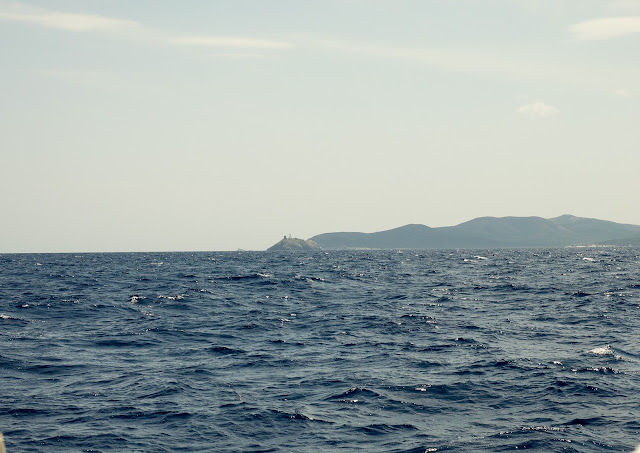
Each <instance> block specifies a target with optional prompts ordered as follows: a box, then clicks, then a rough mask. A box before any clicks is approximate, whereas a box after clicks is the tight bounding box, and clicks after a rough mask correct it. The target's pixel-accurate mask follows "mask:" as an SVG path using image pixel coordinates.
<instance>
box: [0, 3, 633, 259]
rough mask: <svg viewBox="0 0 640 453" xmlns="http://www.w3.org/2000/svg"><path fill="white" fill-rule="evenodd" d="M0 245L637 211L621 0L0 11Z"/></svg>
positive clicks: (106, 244)
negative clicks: (482, 217)
mask: <svg viewBox="0 0 640 453" xmlns="http://www.w3.org/2000/svg"><path fill="white" fill-rule="evenodd" d="M0 43H1V45H0V80H1V81H2V84H1V85H0V100H1V102H0V156H1V160H0V162H1V164H2V165H1V166H0V193H1V194H2V195H1V198H0V212H1V214H2V221H1V222H0V252H39V251H41V252H64V251H73V252H78V251H149V250H158V251H163V250H235V249H237V248H243V249H264V248H266V247H268V246H270V245H271V244H272V243H274V242H276V241H277V240H278V239H279V238H280V237H281V236H282V235H283V234H289V233H291V234H293V235H294V236H297V237H303V238H307V237H310V236H313V235H315V234H319V233H323V232H330V231H378V230H382V229H388V228H393V227H396V226H401V225H404V224H407V223H423V224H426V225H429V226H444V225H454V224H457V223H460V222H463V221H466V220H469V219H471V218H473V217H478V216H484V215H491V216H507V215H517V216H526V215H537V216H542V217H554V216H557V215H561V214H565V213H571V214H574V215H578V216H585V217H596V218H602V219H607V220H613V221H617V222H623V223H635V224H640V210H638V209H637V206H638V201H640V200H639V198H640V196H639V195H638V194H640V182H639V181H640V178H639V177H638V176H637V168H639V167H640V165H639V164H640V157H639V155H638V145H639V144H640V128H639V127H638V118H640V106H639V104H638V100H639V99H640V58H638V49H640V0H597V1H596V0H571V1H569V0H565V1H563V0H482V1H480V0H393V1H392V0H323V1H300V0H289V1H284V0H254V1H243V0H228V1H214V0H206V1H205V0H201V1H181V2H169V1H160V0H153V1H152V0H147V1H135V2H132V1H130V0H50V1H23V2H13V1H5V0H0Z"/></svg>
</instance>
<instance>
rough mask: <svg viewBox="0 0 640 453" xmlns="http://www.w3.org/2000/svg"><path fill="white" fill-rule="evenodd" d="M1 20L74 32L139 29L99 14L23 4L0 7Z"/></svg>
mask: <svg viewBox="0 0 640 453" xmlns="http://www.w3.org/2000/svg"><path fill="white" fill-rule="evenodd" d="M0 20H3V21H12V22H23V23H28V24H34V25H40V26H42V27H47V28H54V29H58V30H66V31H73V32H83V31H101V32H107V31H121V30H130V29H134V28H138V27H139V25H138V24H137V23H136V22H134V21H131V20H124V19H113V18H109V17H105V16H100V15H97V14H77V13H63V12H57V11H50V10H45V9H41V8H33V7H28V6H25V5H21V4H14V5H12V6H10V7H6V6H5V7H2V6H0Z"/></svg>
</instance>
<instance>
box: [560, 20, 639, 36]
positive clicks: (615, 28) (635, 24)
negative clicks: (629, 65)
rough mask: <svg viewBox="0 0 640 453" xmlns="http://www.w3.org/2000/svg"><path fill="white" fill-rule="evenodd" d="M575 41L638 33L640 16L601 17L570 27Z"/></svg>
mask: <svg viewBox="0 0 640 453" xmlns="http://www.w3.org/2000/svg"><path fill="white" fill-rule="evenodd" d="M569 30H570V31H571V34H572V35H573V37H574V38H575V39H579V40H598V39H611V38H617V37H619V36H625V35H631V34H635V33H640V16H628V17H603V18H601V19H593V20H588V21H586V22H580V23H577V24H575V25H572V26H571V28H570V29H569Z"/></svg>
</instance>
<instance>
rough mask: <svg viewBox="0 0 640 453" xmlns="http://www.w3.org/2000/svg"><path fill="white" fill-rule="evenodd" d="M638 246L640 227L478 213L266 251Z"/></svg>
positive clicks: (290, 242)
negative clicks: (454, 221)
mask: <svg viewBox="0 0 640 453" xmlns="http://www.w3.org/2000/svg"><path fill="white" fill-rule="evenodd" d="M579 245H640V225H629V224H622V223H616V222H610V221H607V220H598V219H590V218H586V217H576V216H573V215H568V214H567V215H562V216H560V217H554V218H550V219H544V218H542V217H479V218H476V219H473V220H470V221H468V222H464V223H461V224H459V225H455V226H448V227H438V228H431V227H428V226H426V225H419V224H410V225H405V226H401V227H399V228H394V229H391V230H386V231H379V232H376V233H358V232H336V233H323V234H319V235H317V236H313V237H312V238H310V239H307V240H304V239H297V238H291V237H286V236H285V238H284V239H282V240H281V241H280V242H278V243H277V244H275V245H274V246H272V247H270V248H269V249H268V250H270V251H271V250H319V249H328V250H336V249H448V248H517V247H568V246H579Z"/></svg>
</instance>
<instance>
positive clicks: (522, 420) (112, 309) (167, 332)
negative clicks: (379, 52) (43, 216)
mask: <svg viewBox="0 0 640 453" xmlns="http://www.w3.org/2000/svg"><path fill="white" fill-rule="evenodd" d="M639 315H640V250H639V249H633V248H569V249H527V250H439V251H410V250H402V251H330V252H313V253H267V252H225V253H222V252H220V253H214V252H211V253H130V254H127V253H124V254H119V253H111V254H15V255H14V254H5V255H0V431H2V432H3V433H4V435H5V441H6V444H7V451H8V452H9V453H17V452H36V451H38V452H39V451H43V452H109V451H122V452H333V451H344V452H359V451H361V452H372V451H381V452H415V453H418V452H420V453H422V452H441V451H452V452H502V451H514V450H516V449H527V450H533V451H540V452H559V451H567V452H609V451H611V452H614V451H615V452H625V451H631V450H633V448H634V446H635V445H636V444H638V443H640V396H639V395H640V392H639V390H640V321H639Z"/></svg>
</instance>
